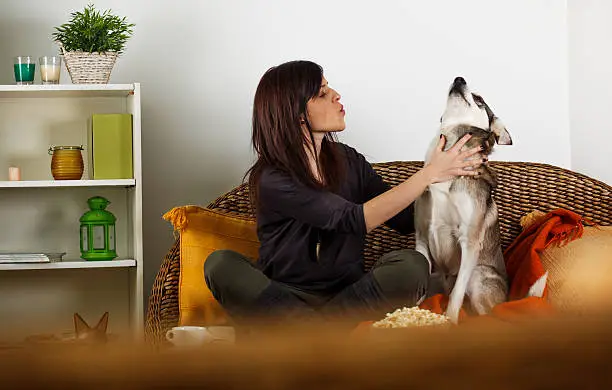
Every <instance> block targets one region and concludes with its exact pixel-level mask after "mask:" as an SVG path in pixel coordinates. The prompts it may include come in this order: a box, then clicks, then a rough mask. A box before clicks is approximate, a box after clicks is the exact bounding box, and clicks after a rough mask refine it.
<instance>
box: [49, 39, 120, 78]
mask: <svg viewBox="0 0 612 390" xmlns="http://www.w3.org/2000/svg"><path fill="white" fill-rule="evenodd" d="M60 49H61V50H62V55H63V57H64V63H65V64H66V68H67V69H68V73H69V74H70V79H71V80H72V83H73V84H107V83H108V80H109V79H110V75H111V71H112V70H113V67H114V66H115V61H116V60H117V53H116V52H107V53H88V52H83V51H65V50H64V48H63V47H61V46H60Z"/></svg>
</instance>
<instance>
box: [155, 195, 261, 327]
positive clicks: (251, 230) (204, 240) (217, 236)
mask: <svg viewBox="0 0 612 390" xmlns="http://www.w3.org/2000/svg"><path fill="white" fill-rule="evenodd" d="M164 219H165V220H167V221H170V222H171V223H172V224H173V226H174V229H175V230H177V231H179V232H180V250H181V254H180V265H181V273H180V279H179V310H180V317H179V324H180V325H181V326H184V325H199V326H210V325H222V324H226V323H227V321H228V316H227V314H226V313H225V312H224V311H223V309H222V308H221V305H220V304H219V303H218V302H217V301H216V300H215V298H214V297H213V295H212V293H211V291H210V290H209V289H208V286H207V285H206V282H205V281H204V262H205V261H206V258H207V257H208V255H210V254H211V253H212V252H214V251H215V250H217V249H231V250H234V251H236V252H239V253H241V254H243V255H245V256H247V257H248V258H250V259H252V260H253V261H256V259H257V257H258V251H259V241H258V239H257V231H256V224H255V221H253V220H250V219H245V218H241V217H237V216H233V215H230V214H225V213H222V212H217V211H212V210H209V209H205V208H202V207H199V206H182V207H176V208H173V209H172V210H170V211H168V212H167V213H166V214H165V215H164Z"/></svg>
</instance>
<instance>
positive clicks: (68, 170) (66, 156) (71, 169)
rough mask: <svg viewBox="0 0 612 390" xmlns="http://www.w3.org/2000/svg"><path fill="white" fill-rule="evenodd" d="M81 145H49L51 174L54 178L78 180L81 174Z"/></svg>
mask: <svg viewBox="0 0 612 390" xmlns="http://www.w3.org/2000/svg"><path fill="white" fill-rule="evenodd" d="M82 150H83V146H51V147H50V148H49V154H50V155H52V156H53V157H52V158H51V175H53V178H54V179H55V180H79V179H81V176H83V167H84V166H83V156H82V155H81V151H82Z"/></svg>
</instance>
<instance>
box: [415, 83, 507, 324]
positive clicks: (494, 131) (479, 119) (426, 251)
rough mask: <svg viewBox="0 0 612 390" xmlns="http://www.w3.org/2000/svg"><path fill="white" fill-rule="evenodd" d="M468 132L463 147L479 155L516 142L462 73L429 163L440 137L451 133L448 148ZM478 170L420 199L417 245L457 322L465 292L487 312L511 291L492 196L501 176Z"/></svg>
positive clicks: (438, 186) (477, 308)
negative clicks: (496, 145) (469, 136)
mask: <svg viewBox="0 0 612 390" xmlns="http://www.w3.org/2000/svg"><path fill="white" fill-rule="evenodd" d="M467 133H471V134H472V137H471V138H470V140H469V141H468V142H467V143H466V144H465V145H464V147H463V149H464V150H465V149H471V148H474V147H477V146H478V145H481V146H482V152H481V153H480V154H476V157H475V158H484V157H485V156H488V155H489V154H491V152H492V150H493V145H494V144H495V143H497V144H498V145H512V138H511V137H510V134H509V132H508V130H507V129H506V127H505V126H504V124H503V123H502V121H501V120H500V119H499V118H498V117H497V116H496V115H495V114H494V113H493V111H492V110H491V108H490V107H489V106H488V105H487V103H486V102H485V101H484V99H483V98H482V97H481V96H480V95H478V94H475V93H472V92H471V91H470V89H469V88H468V85H467V83H466V81H465V79H464V78H463V77H457V78H456V79H455V80H454V82H453V83H452V85H451V87H450V89H449V92H448V97H447V103H446V109H445V111H444V113H443V115H442V117H441V118H440V127H439V135H438V136H437V137H435V138H434V140H433V141H432V144H431V146H430V148H429V150H428V151H427V154H426V157H425V163H426V164H427V162H428V161H429V158H430V156H431V153H432V151H433V150H434V148H435V147H436V144H437V143H438V142H439V139H440V136H442V135H444V136H445V137H446V144H445V150H447V149H449V148H450V147H452V146H453V145H454V144H455V143H456V142H457V141H459V140H460V139H461V138H462V137H463V136H464V135H466V134H467ZM474 169H476V170H477V171H478V173H479V175H478V176H459V177H456V178H454V179H452V180H449V181H447V182H442V183H436V184H433V185H430V186H429V187H428V188H427V190H426V191H425V192H424V193H423V194H422V195H421V196H420V197H419V198H418V199H417V200H416V202H415V228H416V234H415V241H416V246H415V249H416V250H417V251H418V252H420V253H422V254H423V255H424V256H425V257H426V258H427V260H429V263H430V272H431V274H432V280H436V278H438V280H441V284H442V286H443V289H444V291H445V292H446V294H447V295H449V303H448V306H447V309H446V313H445V314H446V315H447V316H448V317H449V318H450V320H451V321H452V322H454V323H456V322H457V321H458V317H459V312H460V310H461V308H462V307H463V301H464V297H465V296H466V295H467V297H468V298H469V305H467V306H468V309H469V310H470V311H471V312H475V313H477V314H478V315H482V314H487V313H489V312H490V311H491V309H492V308H493V307H494V306H495V305H497V304H499V303H501V302H504V301H506V300H507V294H508V278H507V273H506V267H505V263H504V259H503V255H502V250H501V239H500V233H499V221H498V211H497V206H496V204H495V202H494V201H493V198H492V197H491V191H492V190H493V189H494V188H495V186H496V185H497V180H496V175H495V172H494V171H492V170H491V168H490V167H489V166H488V165H487V164H486V162H483V164H482V165H480V166H479V167H477V168H474Z"/></svg>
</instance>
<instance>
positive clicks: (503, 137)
mask: <svg viewBox="0 0 612 390" xmlns="http://www.w3.org/2000/svg"><path fill="white" fill-rule="evenodd" d="M491 131H492V132H493V134H495V141H497V144H498V145H512V137H510V133H508V130H507V129H506V126H505V125H504V124H503V123H502V121H501V119H499V118H498V117H496V116H494V117H493V120H492V121H491Z"/></svg>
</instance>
